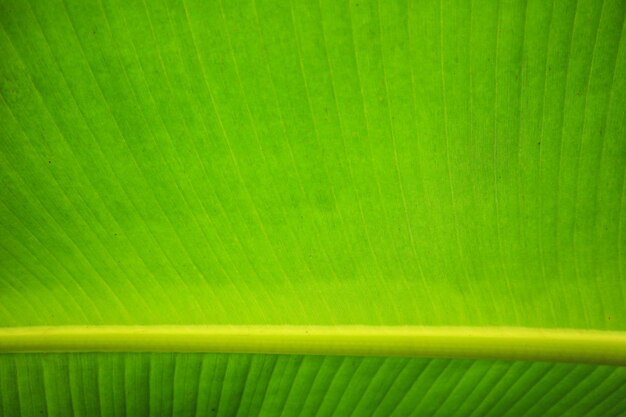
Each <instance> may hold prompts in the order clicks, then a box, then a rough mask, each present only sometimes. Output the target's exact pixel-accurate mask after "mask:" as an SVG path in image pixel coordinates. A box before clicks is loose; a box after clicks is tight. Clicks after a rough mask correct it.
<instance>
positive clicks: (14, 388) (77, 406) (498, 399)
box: [0, 353, 626, 417]
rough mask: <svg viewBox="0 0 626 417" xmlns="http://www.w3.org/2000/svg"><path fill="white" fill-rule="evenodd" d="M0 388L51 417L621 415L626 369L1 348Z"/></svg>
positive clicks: (625, 408)
mask: <svg viewBox="0 0 626 417" xmlns="http://www.w3.org/2000/svg"><path fill="white" fill-rule="evenodd" d="M0 384H2V385H0V388H2V389H1V390H0V393H1V394H0V395H1V397H0V399H1V404H2V407H0V414H1V415H6V416H17V415H23V416H40V415H42V414H40V411H42V410H43V411H45V412H47V415H48V416H50V417H57V416H58V417H65V416H67V415H68V414H67V410H72V412H73V415H75V416H85V417H98V416H103V417H104V416H124V415H128V416H176V417H179V416H223V417H235V416H244V417H245V416H257V415H258V416H273V417H274V416H301V417H313V416H319V417H322V416H338V417H361V416H363V417H365V416H371V417H406V416H446V417H447V416H453V415H459V416H481V417H482V416H484V417H488V416H494V417H495V416H497V417H499V416H504V415H507V416H518V415H528V416H545V417H549V416H558V417H561V416H585V417H593V416H597V417H613V416H622V415H624V413H626V368H612V367H607V366H600V367H594V366H589V365H574V364H550V363H543V362H536V363H532V362H504V361H470V360H444V359H401V358H354V357H321V356H265V355H217V354H157V353H154V354H67V355H58V354H52V355H36V354H32V355H24V354H20V355H0ZM529 386H531V387H532V389H530V390H529V389H528V387H529ZM44 392H45V395H44ZM524 413H526V414H524Z"/></svg>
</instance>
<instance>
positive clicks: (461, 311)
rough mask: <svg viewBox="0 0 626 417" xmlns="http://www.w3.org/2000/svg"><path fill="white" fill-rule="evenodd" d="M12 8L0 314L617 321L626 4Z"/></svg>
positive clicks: (152, 320)
mask: <svg viewBox="0 0 626 417" xmlns="http://www.w3.org/2000/svg"><path fill="white" fill-rule="evenodd" d="M0 4H1V7H0V16H1V18H0V22H1V24H2V30H1V31H0V51H2V59H1V60H0V82H1V85H0V92H1V95H2V102H1V103H0V126H2V130H1V135H2V136H1V142H0V143H1V146H0V179H1V181H2V187H1V188H0V193H1V194H0V196H1V204H0V228H1V233H0V250H1V253H0V325H4V326H18V325H19V326H23V325H55V324H181V323H185V324H221V323H231V324H238V323H253V324H268V323H271V324H337V323H341V324H385V325H394V324H425V325H444V324H445V325H467V326H482V325H510V326H517V325H522V326H529V327H551V328H552V327H569V328H593V329H620V330H624V329H626V298H625V294H626V277H625V276H624V270H625V269H626V255H625V254H624V248H623V247H624V243H625V239H626V233H625V232H624V229H625V228H626V221H624V219H625V217H626V199H624V198H622V196H623V194H624V188H625V185H624V184H625V183H624V172H625V166H626V132H625V131H624V123H625V121H626V40H625V39H626V31H624V29H623V28H624V16H625V14H626V3H625V2H623V1H621V0H606V1H604V2H600V1H596V0H579V1H578V2H577V3H576V2H574V1H556V2H554V4H552V3H551V2H546V1H543V0H533V1H529V2H527V3H526V2H522V1H502V2H495V1H473V2H470V1H466V0H462V1H450V2H447V1H446V2H441V3H440V2H436V1H420V2H417V1H408V2H407V1H405V2H402V1H379V2H376V1H361V0H359V1H353V2H344V1H335V0H321V1H320V2H317V1H316V0H313V1H308V0H307V1H292V2H289V1H274V0H272V1H269V0H254V1H221V2H220V1H205V0H184V1H147V2H127V1H121V0H119V1H116V0H106V1H102V2H84V1H69V0H65V1H59V0H50V1H21V0H20V1H17V0H2V1H1V2H0Z"/></svg>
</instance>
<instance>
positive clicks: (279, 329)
mask: <svg viewBox="0 0 626 417" xmlns="http://www.w3.org/2000/svg"><path fill="white" fill-rule="evenodd" d="M122 351H123V352H222V353H266V354H307V355H348V356H349V355H354V356H407V357H437V358H443V357H447V358H476V359H478V358H484V359H508V360H545V361H563V362H581V363H602V364H611V365H626V332H615V331H599V330H575V329H533V328H514V327H505V328H503V327H422V326H262V325H258V326H243V325H233V326H229V325H216V326H55V327H5V328H0V352H4V353H8V352H122Z"/></svg>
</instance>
